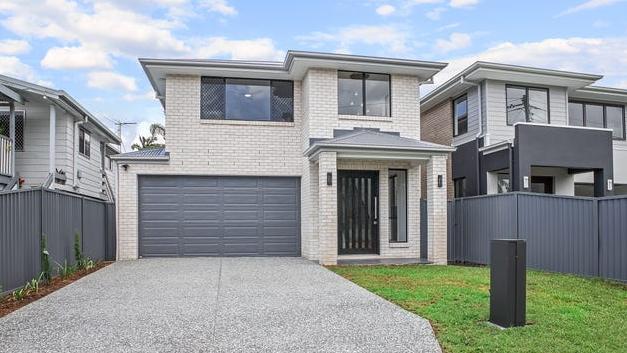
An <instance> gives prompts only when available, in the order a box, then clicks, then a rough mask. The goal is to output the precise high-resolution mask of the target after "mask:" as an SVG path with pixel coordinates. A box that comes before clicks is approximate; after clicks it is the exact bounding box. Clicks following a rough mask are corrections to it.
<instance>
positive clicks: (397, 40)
mask: <svg viewBox="0 0 627 353" xmlns="http://www.w3.org/2000/svg"><path fill="white" fill-rule="evenodd" d="M407 33H408V31H405V30H401V29H399V28H397V27H395V26H391V25H382V26H365V25H360V26H349V27H343V28H340V29H339V30H337V31H335V32H313V33H311V34H309V35H304V36H298V37H297V38H296V39H297V40H299V41H301V42H303V43H304V44H307V45H311V46H313V47H320V46H322V45H324V44H328V43H331V44H335V45H337V48H336V51H337V50H340V51H343V52H348V51H350V47H351V46H353V45H356V44H365V45H379V46H382V47H383V48H385V49H387V50H389V51H392V52H395V53H402V52H406V51H407V50H408V49H409V48H408V45H407V42H408V38H407Z"/></svg>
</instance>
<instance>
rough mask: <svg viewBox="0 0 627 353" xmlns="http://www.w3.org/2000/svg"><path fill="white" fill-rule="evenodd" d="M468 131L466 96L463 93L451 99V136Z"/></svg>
mask: <svg viewBox="0 0 627 353" xmlns="http://www.w3.org/2000/svg"><path fill="white" fill-rule="evenodd" d="M467 132H468V97H467V96H466V95H463V96H461V97H459V98H457V99H456V100H454V101H453V133H454V134H453V136H459V135H463V134H465V133H467Z"/></svg>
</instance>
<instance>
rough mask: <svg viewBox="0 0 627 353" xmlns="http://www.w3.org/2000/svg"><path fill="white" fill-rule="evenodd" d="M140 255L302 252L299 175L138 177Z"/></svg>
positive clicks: (287, 254) (253, 254)
mask: <svg viewBox="0 0 627 353" xmlns="http://www.w3.org/2000/svg"><path fill="white" fill-rule="evenodd" d="M139 238H140V239H139V248H140V250H139V251H140V255H141V256H299V255H300V179H299V178H286V177H226V176H140V178H139Z"/></svg>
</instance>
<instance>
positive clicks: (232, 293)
mask: <svg viewBox="0 0 627 353" xmlns="http://www.w3.org/2000/svg"><path fill="white" fill-rule="evenodd" d="M0 352H13V353H15V352H107V353H112V352H387V353H393V352H440V348H439V346H438V343H437V341H436V339H435V337H434V335H433V330H432V329H431V326H430V325H429V323H428V322H427V321H426V320H424V319H422V318H420V317H418V316H416V315H413V314H410V313H409V312H407V311H405V310H403V309H401V308H399V307H397V306H395V305H393V304H391V303H389V302H387V301H385V300H383V299H381V298H379V297H377V296H376V295H373V294H371V293H369V292H368V291H366V290H365V289H362V288H360V287H358V286H357V285H355V284H353V283H351V282H349V281H347V280H345V279H343V278H341V277H340V276H337V275H336V274H334V273H332V272H330V271H328V270H326V269H325V268H323V267H320V266H318V265H316V264H314V263H312V262H309V261H306V260H303V259H295V258H189V259H145V260H139V261H131V262H118V263H115V264H113V265H110V266H108V267H106V268H104V269H102V270H100V271H98V272H96V273H94V274H92V275H89V276H87V277H85V278H83V279H81V280H79V281H77V282H75V283H73V284H71V285H69V286H67V287H65V288H63V289H61V290H59V291H57V292H55V293H53V294H51V295H49V296H47V297H45V298H43V299H41V300H39V301H37V302H34V303H32V304H30V305H28V306H26V307H24V308H22V309H20V310H18V311H16V312H14V313H12V314H10V315H8V316H5V317H4V318H1V319H0Z"/></svg>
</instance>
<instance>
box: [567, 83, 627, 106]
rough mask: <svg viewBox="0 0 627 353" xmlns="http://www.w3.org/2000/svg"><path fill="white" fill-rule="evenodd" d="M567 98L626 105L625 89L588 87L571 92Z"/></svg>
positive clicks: (626, 90) (626, 93)
mask: <svg viewBox="0 0 627 353" xmlns="http://www.w3.org/2000/svg"><path fill="white" fill-rule="evenodd" d="M569 98H573V99H582V100H595V101H601V102H613V103H622V104H627V89H622V88H613V87H601V86H588V87H584V88H581V89H578V90H576V91H574V92H571V93H570V94H569Z"/></svg>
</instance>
